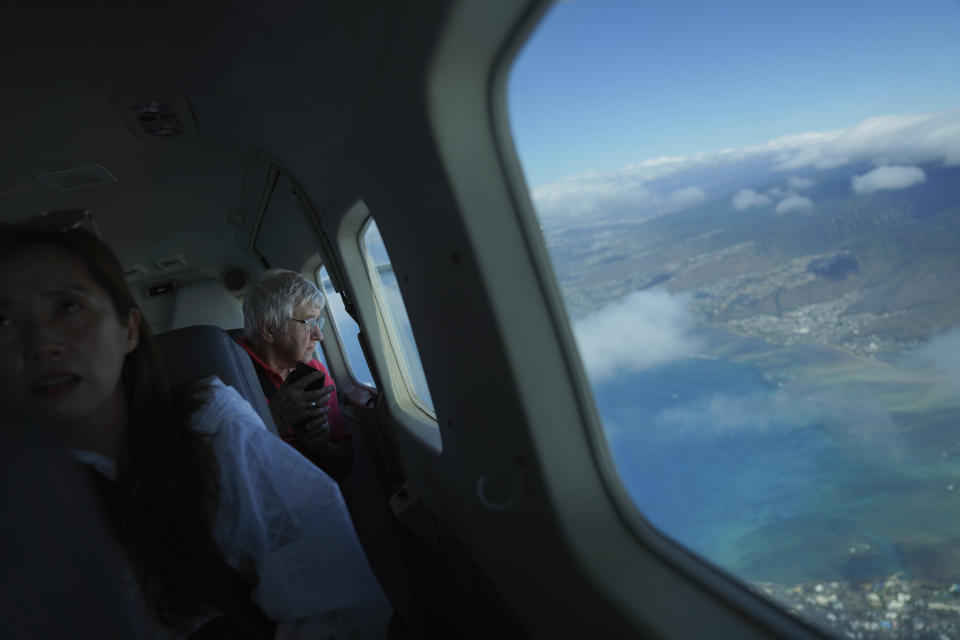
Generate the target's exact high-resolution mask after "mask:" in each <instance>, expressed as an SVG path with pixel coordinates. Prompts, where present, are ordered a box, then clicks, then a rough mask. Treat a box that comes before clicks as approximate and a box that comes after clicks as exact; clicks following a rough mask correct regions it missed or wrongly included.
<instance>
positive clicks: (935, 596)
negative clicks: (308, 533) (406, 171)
mask: <svg viewBox="0 0 960 640" xmlns="http://www.w3.org/2000/svg"><path fill="white" fill-rule="evenodd" d="M958 71H960V5H958V4H956V3H950V2H926V3H916V4H906V3H875V2H850V3H826V2H812V3H805V4H803V5H802V6H801V5H797V4H793V3H764V2H756V3H749V2H734V3H714V2H697V3H686V2H684V3H677V4H671V3H660V4H657V3H653V4H651V3H636V2H629V1H622V2H620V1H597V2H563V3H556V5H554V6H553V7H552V8H551V10H550V12H549V13H548V14H547V15H546V17H545V18H544V20H543V21H542V22H541V24H540V25H539V26H538V28H537V30H536V31H535V32H534V33H533V35H532V36H531V38H530V40H529V41H528V42H527V43H526V44H525V46H524V48H523V50H522V51H521V52H520V54H519V56H518V57H517V59H516V61H515V62H514V66H513V68H512V69H511V76H510V78H509V85H508V108H509V114H510V126H511V129H512V133H513V137H514V140H515V142H516V147H517V153H518V156H519V158H520V161H521V165H522V167H523V170H524V174H525V177H526V178H527V181H528V183H529V185H530V188H531V190H530V195H531V200H532V202H533V205H534V208H535V210H536V213H537V216H538V219H539V223H540V226H541V227H542V232H543V236H544V240H545V243H546V246H547V248H548V251H549V255H550V259H551V262H552V265H553V268H554V270H555V273H556V277H557V281H558V283H559V286H560V289H561V291H562V294H563V297H564V301H565V304H566V309H567V312H568V314H569V317H570V320H571V323H572V326H573V329H574V333H575V336H576V339H577V344H578V348H579V351H580V355H581V361H582V363H583V366H584V367H585V369H586V371H587V373H588V375H589V378H590V384H591V390H592V394H593V399H594V401H595V403H596V406H597V409H598V412H599V414H600V416H601V418H602V422H603V428H604V431H605V434H606V437H607V439H608V442H609V444H610V450H611V453H612V456H613V459H614V462H615V464H616V466H617V469H618V471H619V475H620V477H621V480H622V482H623V483H624V485H625V487H626V489H627V490H628V492H629V494H630V495H631V497H632V499H633V501H634V503H635V505H636V507H637V508H638V509H639V510H640V511H641V512H642V513H643V514H644V516H645V517H646V518H647V520H648V521H649V522H650V523H651V524H652V525H653V526H655V527H657V528H658V529H659V530H660V531H662V532H663V533H665V534H666V535H668V536H670V537H671V538H673V539H674V540H675V541H677V542H678V543H680V544H681V545H683V546H685V547H687V548H688V549H690V550H692V551H694V552H695V553H697V554H699V555H700V556H702V557H703V558H706V559H708V560H709V561H710V562H711V563H712V564H714V565H716V566H719V567H721V568H722V569H724V570H725V571H726V572H728V573H729V574H730V575H732V576H734V577H736V578H738V579H740V580H741V581H743V582H745V583H746V584H748V585H750V586H751V587H752V588H753V589H754V590H755V591H756V592H757V593H758V594H762V595H765V596H767V597H769V598H771V599H773V600H774V601H776V602H778V603H779V604H780V605H781V606H782V607H783V608H784V609H786V610H788V611H790V612H792V613H795V614H796V615H798V616H801V617H803V618H805V619H807V620H809V621H812V622H813V623H815V624H817V625H818V626H821V627H822V628H824V629H827V630H830V631H831V632H833V633H834V634H836V635H837V636H839V637H849V638H875V637H877V638H879V637H883V638H889V637H902V638H908V637H909V638H945V637H951V638H954V637H960V533H958V531H960V530H958V527H957V524H958V523H960V429H958V426H960V295H958V293H960V108H958V107H960V83H958V82H957V77H958ZM584 455H586V452H585V453H584Z"/></svg>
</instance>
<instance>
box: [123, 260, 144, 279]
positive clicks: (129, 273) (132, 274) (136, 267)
mask: <svg viewBox="0 0 960 640" xmlns="http://www.w3.org/2000/svg"><path fill="white" fill-rule="evenodd" d="M149 274H150V269H148V268H147V267H145V266H143V265H142V264H132V265H130V266H129V267H127V268H126V269H124V270H123V276H124V277H125V278H126V279H127V280H128V281H130V282H136V281H138V280H143V279H144V278H146V277H147V276H148V275H149Z"/></svg>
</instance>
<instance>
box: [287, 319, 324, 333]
mask: <svg viewBox="0 0 960 640" xmlns="http://www.w3.org/2000/svg"><path fill="white" fill-rule="evenodd" d="M290 319H291V320H293V321H294V322H299V323H301V324H303V326H304V328H305V329H306V330H307V331H308V332H309V331H313V330H314V329H322V328H323V317H319V318H310V319H309V320H301V319H299V318H290Z"/></svg>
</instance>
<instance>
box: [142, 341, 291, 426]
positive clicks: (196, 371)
mask: <svg viewBox="0 0 960 640" xmlns="http://www.w3.org/2000/svg"><path fill="white" fill-rule="evenodd" d="M157 340H158V341H159V342H160V350H161V351H162V352H163V357H164V359H165V360H166V364H167V371H168V373H169V375H170V382H171V384H172V385H173V386H174V387H177V386H179V385H182V384H187V383H189V382H193V381H195V380H199V379H200V378H205V377H207V376H211V375H217V376H219V377H220V379H221V380H223V382H224V384H228V385H230V386H231V387H233V388H234V389H236V390H237V391H238V392H239V393H240V395H241V396H243V397H244V398H245V399H246V400H247V402H249V403H250V404H251V405H253V408H254V410H255V411H256V412H257V413H258V414H260V417H261V418H263V422H264V424H266V425H267V429H269V430H270V431H272V432H273V433H276V432H277V427H276V425H275V424H274V422H273V416H271V415H270V408H269V407H268V406H267V400H266V398H265V397H264V395H263V390H262V389H261V387H260V380H259V379H258V378H257V372H256V370H254V368H253V362H251V361H250V356H248V355H247V352H246V351H244V350H243V347H241V346H240V345H239V344H237V343H236V342H234V340H233V338H231V337H230V336H229V335H228V334H227V332H226V331H224V330H223V329H221V328H219V327H214V326H210V325H194V326H192V327H182V328H180V329H174V330H172V331H166V332H164V333H161V334H160V335H158V336H157Z"/></svg>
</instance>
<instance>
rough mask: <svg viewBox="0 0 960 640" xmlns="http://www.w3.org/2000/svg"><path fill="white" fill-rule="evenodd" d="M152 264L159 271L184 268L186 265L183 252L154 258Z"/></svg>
mask: <svg viewBox="0 0 960 640" xmlns="http://www.w3.org/2000/svg"><path fill="white" fill-rule="evenodd" d="M154 264H155V265H156V266H157V268H158V269H160V270H161V271H179V270H180V269H185V268H186V267H187V258H186V256H184V255H183V254H181V253H178V254H176V255H172V256H167V257H165V258H160V259H159V260H155V261H154Z"/></svg>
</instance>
